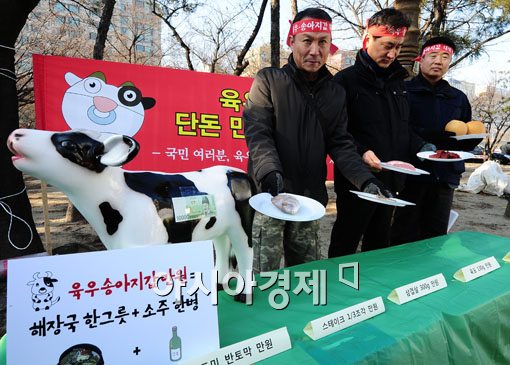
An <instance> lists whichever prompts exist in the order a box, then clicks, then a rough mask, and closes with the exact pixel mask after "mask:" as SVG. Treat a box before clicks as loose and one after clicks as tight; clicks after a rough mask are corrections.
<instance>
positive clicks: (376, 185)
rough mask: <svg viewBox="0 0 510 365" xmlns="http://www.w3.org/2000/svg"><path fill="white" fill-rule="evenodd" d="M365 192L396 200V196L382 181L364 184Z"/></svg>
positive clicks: (375, 180)
mask: <svg viewBox="0 0 510 365" xmlns="http://www.w3.org/2000/svg"><path fill="white" fill-rule="evenodd" d="M363 192H364V193H369V194H374V195H381V196H384V197H385V198H394V197H395V196H394V195H393V193H392V192H391V190H390V189H388V188H387V187H386V185H384V184H383V183H382V182H381V181H380V180H378V179H369V180H367V181H366V182H365V183H364V184H363Z"/></svg>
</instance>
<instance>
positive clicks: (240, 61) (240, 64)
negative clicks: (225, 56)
mask: <svg viewBox="0 0 510 365" xmlns="http://www.w3.org/2000/svg"><path fill="white" fill-rule="evenodd" d="M267 2H268V0H262V3H261V4H260V11H259V15H258V17H257V24H255V28H254V29H253V32H251V35H250V38H248V40H247V41H246V44H245V45H244V47H243V49H242V50H241V52H239V54H238V55H237V63H236V68H235V70H234V75H236V76H241V74H242V73H243V71H244V69H245V68H246V67H248V61H245V59H244V58H245V57H246V54H247V53H248V51H249V50H250V48H251V45H252V44H253V41H254V40H255V38H256V37H257V34H259V30H260V26H261V24H262V20H263V19H264V12H265V10H266V6H267Z"/></svg>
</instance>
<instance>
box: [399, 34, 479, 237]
mask: <svg viewBox="0 0 510 365" xmlns="http://www.w3.org/2000/svg"><path fill="white" fill-rule="evenodd" d="M454 52H455V44H454V42H453V41H452V40H451V39H449V38H446V37H435V38H431V39H429V40H428V41H426V42H425V43H424V44H423V47H422V52H421V55H420V57H418V58H417V60H418V61H419V62H420V72H419V74H418V76H416V77H414V78H413V79H412V80H410V81H408V82H406V87H407V92H408V95H409V105H410V121H411V124H412V125H413V127H414V130H415V131H416V133H418V134H419V135H420V136H421V137H423V138H424V139H426V140H427V141H429V142H431V143H433V144H434V145H435V146H436V147H437V148H438V149H446V150H464V151H471V150H472V149H473V148H474V147H475V146H476V145H478V143H480V142H481V139H480V138H476V139H466V140H461V141H457V140H455V139H453V138H452V136H453V135H454V133H451V132H446V131H445V125H446V124H447V123H448V122H449V121H451V120H461V121H464V122H469V121H470V120H471V105H470V104H469V100H468V98H467V96H466V94H464V93H463V92H462V91H460V90H458V89H456V88H454V87H452V86H450V84H449V83H448V82H447V81H446V80H444V79H443V76H444V75H445V74H446V72H447V71H448V67H449V66H450V63H451V61H452V57H453V53H454ZM413 163H414V165H415V166H416V167H419V168H420V169H423V170H425V171H429V172H430V175H420V176H409V177H408V179H407V182H406V187H405V189H404V191H403V192H402V194H401V198H402V199H405V200H410V201H412V202H414V203H416V206H413V207H407V208H406V209H401V210H397V212H396V213H395V220H394V223H393V227H392V245H393V244H401V243H407V242H413V241H417V240H421V239H426V238H430V237H435V236H439V235H444V234H446V233H447V229H448V220H449V216H450V209H451V206H452V201H453V191H454V189H455V188H456V187H457V186H458V185H459V182H460V178H461V175H462V173H463V172H464V171H465V168H464V162H463V161H460V162H432V161H420V160H419V159H417V158H415V160H414V161H413Z"/></svg>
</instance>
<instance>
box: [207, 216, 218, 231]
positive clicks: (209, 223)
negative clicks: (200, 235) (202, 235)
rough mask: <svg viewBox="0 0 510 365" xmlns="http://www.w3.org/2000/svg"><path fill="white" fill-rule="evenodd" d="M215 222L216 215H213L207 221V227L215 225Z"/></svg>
mask: <svg viewBox="0 0 510 365" xmlns="http://www.w3.org/2000/svg"><path fill="white" fill-rule="evenodd" d="M214 223H216V217H211V219H209V222H207V224H206V225H205V229H210V228H212V226H214Z"/></svg>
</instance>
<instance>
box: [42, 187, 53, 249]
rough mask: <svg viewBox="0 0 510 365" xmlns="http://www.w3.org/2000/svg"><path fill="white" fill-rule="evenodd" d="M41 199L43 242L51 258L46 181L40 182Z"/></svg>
mask: <svg viewBox="0 0 510 365" xmlns="http://www.w3.org/2000/svg"><path fill="white" fill-rule="evenodd" d="M41 198H42V206H43V216H44V242H45V244H46V252H48V255H50V256H51V255H52V253H53V247H52V243H51V237H50V220H49V213H48V185H47V184H46V181H43V180H41Z"/></svg>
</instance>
